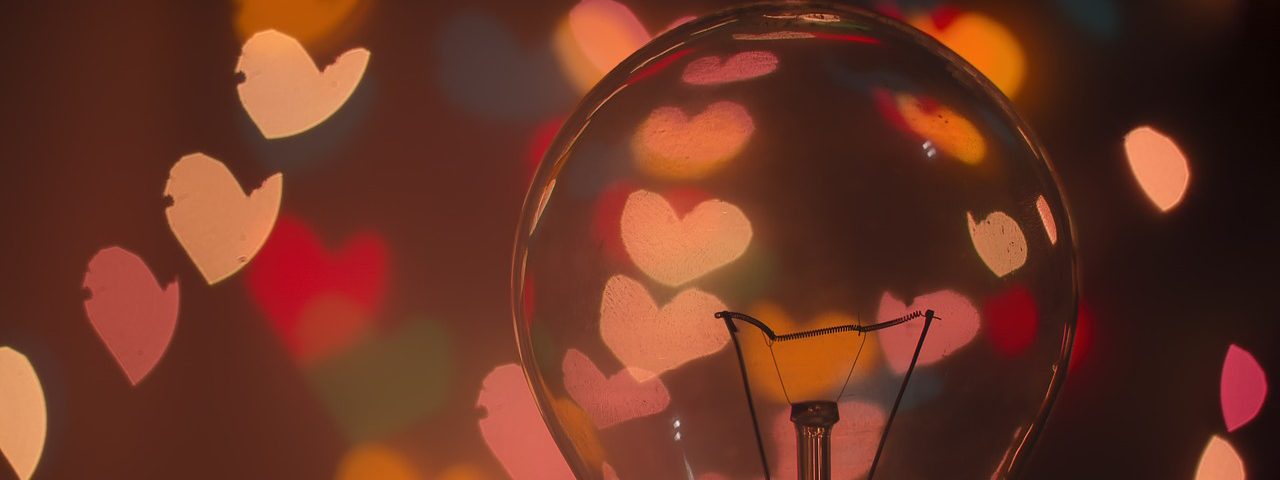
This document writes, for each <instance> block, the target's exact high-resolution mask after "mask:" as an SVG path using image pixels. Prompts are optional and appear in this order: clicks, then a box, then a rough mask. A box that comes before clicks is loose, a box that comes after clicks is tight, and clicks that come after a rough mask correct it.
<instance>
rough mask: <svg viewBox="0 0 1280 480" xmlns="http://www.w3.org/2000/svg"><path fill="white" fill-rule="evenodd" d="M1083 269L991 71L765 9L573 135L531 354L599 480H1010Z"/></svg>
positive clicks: (624, 77)
mask: <svg viewBox="0 0 1280 480" xmlns="http://www.w3.org/2000/svg"><path fill="white" fill-rule="evenodd" d="M1074 248H1075V246H1074V240H1073V238H1072V232H1071V228H1070V222H1069V219H1068V218H1067V212H1066V208H1065V205H1064V202H1063V199H1062V195H1061V193H1060V191H1059V188H1058V186H1057V183H1056V181H1055V179H1054V176H1053V173H1052V171H1051V169H1050V166H1049V164H1048V161H1047V159H1046V158H1045V155H1044V153H1043V152H1042V150H1041V148H1040V146H1039V145H1038V144H1037V143H1036V140H1035V137H1034V136H1033V135H1032V134H1031V132H1030V130H1029V129H1028V128H1027V127H1026V126H1025V124H1024V123H1023V122H1022V121H1021V120H1020V119H1019V118H1018V116H1017V115H1016V113H1015V112H1014V111H1013V109H1012V107H1011V106H1010V104H1009V102H1008V100H1006V99H1005V98H1004V97H1003V96H1002V95H1001V94H1000V93H999V91H998V90H996V89H995V88H994V87H993V86H992V85H991V83H990V82H988V81H987V80H986V79H984V78H983V77H982V76H981V74H979V73H978V72H977V70H975V69H974V68H973V67H972V66H970V65H968V64H967V63H965V62H964V61H963V60H962V59H960V58H959V57H957V56H956V55H955V54H954V53H952V52H950V51H949V50H947V49H946V48H945V47H943V46H942V45H940V44H939V43H938V42H936V41H934V40H932V39H930V38H928V37H927V36H925V35H924V34H921V33H919V32H917V31H915V30H913V29H912V28H911V27H909V26H906V25H904V24H902V23H900V22H897V21H894V20H891V19H886V18H883V17H880V16H877V15H874V14H871V13H867V12H862V11H857V10H850V9H846V8H843V7H833V6H817V5H812V4H805V3H778V4H757V5H751V6H746V7H741V8H736V9H732V10H728V11H725V12H721V13H717V14H713V15H710V16H707V17H703V18H700V19H697V20H694V21H691V22H689V23H686V24H684V25H681V26H680V27H677V28H675V29H673V30H671V31H669V32H667V33H665V34H662V35H660V36H658V37H657V38H656V39H654V40H653V41H652V42H650V43H649V44H648V45H646V46H645V47H643V48H642V49H641V50H640V51H638V52H636V53H635V54H634V55H632V56H631V57H630V58H628V59H627V60H625V61H623V62H622V63H621V64H620V65H618V66H617V67H616V68H615V69H614V70H613V71H612V72H611V73H609V74H608V75H607V76H606V77H605V78H604V79H603V80H601V82H600V83H599V84H598V85H597V86H596V87H595V88H594V89H593V90H592V91H591V92H590V93H589V94H588V95H587V97H586V98H585V99H584V100H583V102H582V103H581V105H580V106H579V107H578V109H577V111H576V112H575V113H574V114H573V115H571V116H570V117H569V119H568V120H567V121H566V123H565V124H564V126H563V127H562V130H561V131H560V133H559V135H558V136H557V137H556V139H555V141H553V142H552V145H551V147H550V148H549V150H548V152H547V154H546V156H545V158H544V160H543V163H542V165H541V166H540V167H539V170H538V173H537V175H536V177H535V179H534V183H533V186H532V188H531V190H530V192H529V196H528V199H527V200H526V205H525V209H524V213H523V216H522V220H521V225H520V227H519V230H518V232H517V240H516V248H515V258H514V275H513V300H514V302H515V309H514V310H515V315H514V316H515V325H516V333H517V337H518V344H519V347H520V353H521V358H522V360H523V364H524V367H525V371H526V374H527V375H528V378H529V381H530V384H531V386H532V388H533V390H534V396H535V398H536V399H537V401H538V403H539V407H540V409H541V411H542V412H543V415H544V417H545V419H546V420H547V423H548V426H549V428H550V430H551V432H552V435H553V437H554V438H555V439H556V441H557V443H558V445H559V446H560V448H561V450H562V451H563V452H564V453H565V455H566V458H567V460H568V461H569V464H570V466H571V467H572V469H573V470H574V472H575V474H576V475H577V476H578V477H579V478H580V479H584V480H585V479H601V478H617V479H619V480H662V479H690V480H718V479H732V480H739V479H741V480H758V479H780V480H787V479H796V478H799V477H803V478H806V479H807V478H831V479H833V480H855V479H858V478H865V477H867V476H869V475H874V478H881V479H889V478H959V479H964V478H981V479H987V478H1005V477H1008V476H1010V475H1011V474H1013V473H1016V470H1017V468H1018V466H1019V465H1020V464H1022V463H1024V462H1025V458H1026V457H1027V455H1028V452H1029V451H1030V448H1029V447H1030V446H1031V444H1032V443H1033V442H1034V440H1035V438H1036V436H1037V435H1038V434H1039V431H1040V428H1041V427H1042V425H1043V422H1044V420H1045V418H1046V416H1047V414H1048V409H1049V407H1050V405H1051V403H1052V400H1053V397H1054V395H1055V394H1056V392H1057V389H1058V387H1059V386H1060V384H1061V382H1062V378H1063V377H1064V375H1065V366H1066V361H1067V355H1068V352H1069V351H1070V348H1069V347H1070V340H1071V338H1072V334H1073V332H1072V329H1073V326H1074V321H1075V316H1076V306H1077V301H1076V300H1077V298H1076V275H1075V253H1074ZM806 435H809V436H808V437H806ZM806 441H812V444H811V445H808V446H806V445H805V442H806ZM823 454H826V455H829V456H828V457H822V455H823ZM873 471H874V473H873ZM824 475H826V476H825V477H824Z"/></svg>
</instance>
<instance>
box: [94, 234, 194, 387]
mask: <svg viewBox="0 0 1280 480" xmlns="http://www.w3.org/2000/svg"><path fill="white" fill-rule="evenodd" d="M84 287H85V288H87V289H88V290H89V298H86V299H85V301H84V310H85V313H86V314H87V315H88V316H89V323H90V324H92V325H93V329H94V330H95V331H97V332H98V337H99V338H101V339H102V342H103V343H105V344H106V345H107V350H109V351H111V355H112V356H113V357H115V359H116V363H117V364H119V365H120V368H122V369H124V373H125V376H127V377H129V383H131V384H133V385H137V384H138V382H140V381H142V379H143V378H144V377H146V376H147V374H148V373H151V369H153V368H155V366H156V363H158V362H159V361H160V357H161V356H163V355H164V352H165V349H167V348H168V347H169V341H170V340H172V339H173V331H174V329H175V328H176V327H177V325H178V279H176V278H175V279H174V280H173V281H172V282H169V284H168V285H165V286H164V288H161V287H160V283H159V282H157V281H156V277H155V275H153V274H152V273H151V269H150V268H147V264H146V263H143V261H142V259H141V258H138V256H137V255H134V254H133V252H130V251H128V250H125V249H123V248H120V247H107V248H104V249H102V250H101V251H99V252H98V253H97V254H95V255H94V256H93V259H91V260H89V268H88V270H87V271H86V272H85V274H84Z"/></svg>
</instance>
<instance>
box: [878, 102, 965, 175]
mask: <svg viewBox="0 0 1280 480" xmlns="http://www.w3.org/2000/svg"><path fill="white" fill-rule="evenodd" d="M894 100H895V104H896V105H895V106H896V107H897V110H898V115H899V116H900V117H901V118H902V121H903V123H905V124H906V126H907V128H908V129H910V130H911V131H912V132H913V133H915V134H916V135H919V136H920V138H923V139H925V140H928V141H930V142H933V145H934V146H935V147H937V148H938V149H939V150H942V152H943V153H945V154H947V155H949V156H951V157H953V158H955V159H957V160H960V161H962V162H964V163H967V164H970V165H973V164H977V163H979V162H981V161H982V159H983V157H985V156H986V155H987V142H986V140H983V138H982V133H980V132H978V127H977V126H975V125H974V124H973V122H970V121H969V119H967V118H965V117H964V116H962V115H960V114H959V113H956V111H955V110H952V109H950V108H948V107H947V106H946V105H943V104H941V103H938V102H937V101H936V100H932V99H924V98H919V97H916V96H915V95H910V94H906V93H899V94H897V95H895V96H894Z"/></svg>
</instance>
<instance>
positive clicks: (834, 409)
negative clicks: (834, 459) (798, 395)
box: [791, 400, 840, 480]
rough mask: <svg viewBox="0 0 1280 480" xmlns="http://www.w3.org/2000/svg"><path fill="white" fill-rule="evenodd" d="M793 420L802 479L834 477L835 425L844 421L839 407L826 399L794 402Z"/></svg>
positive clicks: (798, 475)
mask: <svg viewBox="0 0 1280 480" xmlns="http://www.w3.org/2000/svg"><path fill="white" fill-rule="evenodd" d="M791 421H792V422H794V423H795V424H796V468H797V478H798V480H831V427H833V426H835V424H836V422H839V421H840V409H839V407H838V406H837V405H836V403H835V402H830V401H825V400H814V401H807V402H797V403H793V404H791Z"/></svg>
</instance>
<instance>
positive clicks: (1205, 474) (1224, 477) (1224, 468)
mask: <svg viewBox="0 0 1280 480" xmlns="http://www.w3.org/2000/svg"><path fill="white" fill-rule="evenodd" d="M1244 479H1245V472H1244V460H1242V459H1241V458H1240V454H1239V453H1237V452H1236V449H1235V447H1232V446H1231V444H1230V443H1228V442H1227V441H1226V440H1225V439H1223V438H1222V437H1219V436H1217V435H1214V436H1213V437H1211V438H1209V444H1208V445H1205V447H1204V454H1203V455H1201V456H1200V465H1199V466H1197V467H1196V478H1195V480H1244Z"/></svg>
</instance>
